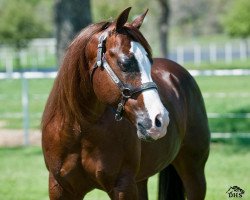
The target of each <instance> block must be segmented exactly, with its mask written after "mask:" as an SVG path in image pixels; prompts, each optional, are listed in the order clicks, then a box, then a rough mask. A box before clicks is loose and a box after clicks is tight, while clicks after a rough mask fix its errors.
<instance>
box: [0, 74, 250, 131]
mask: <svg viewBox="0 0 250 200" xmlns="http://www.w3.org/2000/svg"><path fill="white" fill-rule="evenodd" d="M196 80H197V82H198V84H199V86H200V88H201V91H202V93H203V94H204V100H205V104H206V108H207V112H208V113H221V114H225V113H250V101H249V97H250V91H249V90H248V89H249V88H250V81H249V80H250V79H249V76H220V77H211V76H210V77H204V76H202V77H196ZM52 84H53V80H52V79H39V80H29V81H28V85H29V99H30V106H29V110H30V127H31V128H33V129H38V128H39V126H40V121H41V115H42V112H43V109H44V105H45V102H46V99H47V97H48V94H49V92H50V89H51V87H52ZM21 85H22V83H21V80H0V122H1V126H2V127H3V128H11V129H20V128H22V124H23V122H22V107H21V90H22V86H21ZM221 93H222V94H225V95H226V96H220V94H221ZM239 95H243V96H239ZM209 123H210V128H211V131H212V132H249V131H250V130H249V127H250V119H249V118H248V119H247V118H246V119H227V118H219V119H218V118H215V119H214V118H211V119H209Z"/></svg>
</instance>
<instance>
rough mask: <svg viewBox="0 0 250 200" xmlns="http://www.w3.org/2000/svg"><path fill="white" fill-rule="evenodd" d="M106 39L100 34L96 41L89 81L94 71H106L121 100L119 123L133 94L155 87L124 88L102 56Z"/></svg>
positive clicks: (149, 85)
mask: <svg viewBox="0 0 250 200" xmlns="http://www.w3.org/2000/svg"><path fill="white" fill-rule="evenodd" d="M106 39H107V33H104V34H102V35H101V36H100V37H99V39H98V41H99V43H98V50H97V58H96V64H95V66H94V68H93V69H92V71H91V74H90V79H91V82H92V80H93V75H94V72H95V70H96V69H97V68H98V67H103V68H104V69H105V70H106V71H107V73H108V75H109V76H110V78H111V79H112V80H113V81H114V83H115V84H116V85H117V86H118V88H119V89H120V91H121V94H122V98H121V101H120V103H119V104H118V106H117V109H116V114H115V120H116V121H120V120H122V114H123V111H124V106H125V104H126V102H127V100H128V99H129V98H131V97H132V96H133V95H134V94H136V93H139V92H143V91H145V90H149V89H156V90H157V85H156V84H155V83H154V82H147V83H143V84H142V85H141V86H139V87H136V88H133V89H130V88H129V87H126V86H125V84H124V83H123V82H122V81H121V80H120V79H119V78H118V76H117V75H116V74H115V72H114V71H113V70H112V68H111V67H110V66H109V64H108V62H107V60H106V58H105V56H103V55H104V53H105V42H106Z"/></svg>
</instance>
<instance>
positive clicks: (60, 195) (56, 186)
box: [49, 173, 82, 200]
mask: <svg viewBox="0 0 250 200" xmlns="http://www.w3.org/2000/svg"><path fill="white" fill-rule="evenodd" d="M49 198H50V200H59V199H60V200H80V199H82V197H80V196H78V195H77V194H76V193H72V192H70V191H67V190H65V188H64V187H63V186H62V185H61V184H60V183H59V182H58V181H57V180H56V179H55V178H54V176H53V175H52V174H51V173H50V175H49Z"/></svg>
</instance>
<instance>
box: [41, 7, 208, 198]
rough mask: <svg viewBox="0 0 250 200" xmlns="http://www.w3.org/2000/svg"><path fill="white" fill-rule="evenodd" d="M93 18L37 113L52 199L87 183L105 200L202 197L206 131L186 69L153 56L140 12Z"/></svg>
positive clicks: (76, 192)
mask: <svg viewBox="0 0 250 200" xmlns="http://www.w3.org/2000/svg"><path fill="white" fill-rule="evenodd" d="M130 9H131V8H130V7H129V8H127V9H125V10H124V11H123V12H121V13H120V15H119V16H118V17H117V18H116V20H114V21H104V22H99V23H95V24H91V25H89V26H87V27H86V28H84V29H83V30H82V31H81V32H80V33H79V34H78V35H77V36H76V37H75V39H74V40H73V41H72V43H71V44H70V45H69V47H68V49H67V52H66V54H65V57H64V60H63V62H62V64H61V67H60V69H59V71H58V75H57V77H56V79H55V81H54V85H53V87H52V90H51V93H50V95H49V97H48V100H47V103H46V106H45V109H44V113H43V117H42V125H41V128H42V149H43V155H44V160H45V164H46V167H47V169H48V171H49V186H48V188H49V197H50V199H52V200H58V199H67V200H80V199H83V198H84V197H85V195H86V194H87V193H88V192H90V191H92V190H93V189H100V190H103V191H105V192H106V193H107V195H108V196H109V197H110V199H112V200H146V199H148V190H147V182H148V178H149V177H151V176H152V175H155V174H157V173H159V191H158V198H159V199H160V200H163V199H164V200H165V199H168V200H169V199H170V200H171V199H175V200H179V199H185V198H187V199H189V200H202V199H204V198H205V193H206V179H205V173H204V167H205V164H206V161H207V159H208V155H209V143H210V132H209V127H208V120H207V115H206V110H205V106H204V102H203V98H202V95H201V92H200V89H199V87H198V85H197V83H196V82H195V80H194V78H193V77H192V76H191V75H190V74H189V73H188V71H187V70H185V69H184V68H183V67H182V66H180V65H178V64H177V63H175V62H173V61H171V60H168V59H164V58H152V52H151V48H150V45H149V44H148V42H147V40H146V39H145V37H144V36H143V35H142V33H141V32H140V30H139V28H140V27H141V25H142V23H143V20H144V18H145V16H146V14H147V11H146V12H144V13H143V14H141V15H139V16H138V17H137V18H135V19H134V20H133V21H132V22H128V16H129V12H130Z"/></svg>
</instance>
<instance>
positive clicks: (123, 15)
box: [116, 7, 131, 30]
mask: <svg viewBox="0 0 250 200" xmlns="http://www.w3.org/2000/svg"><path fill="white" fill-rule="evenodd" d="M130 10H131V7H128V8H126V9H125V10H124V11H122V13H121V14H120V15H119V17H118V18H117V20H116V30H120V29H121V28H122V27H123V26H124V24H125V23H126V22H127V20H128V15H129V12H130Z"/></svg>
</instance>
